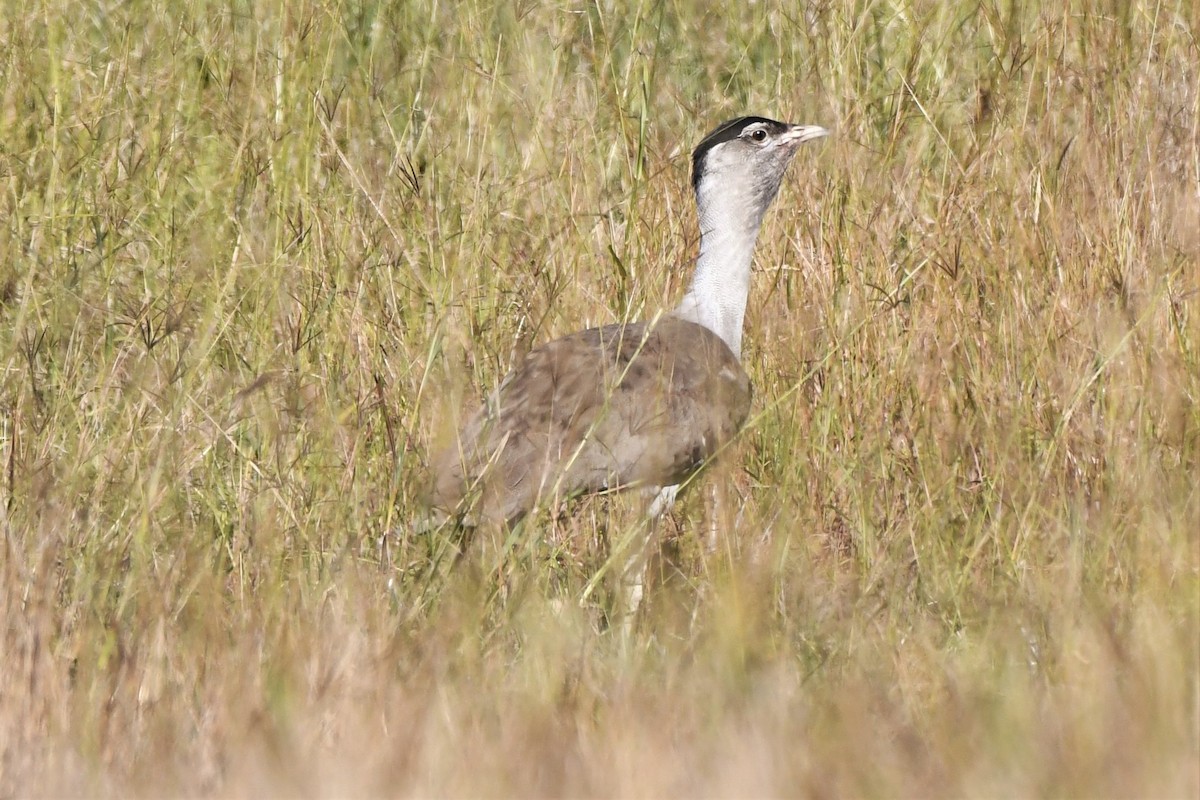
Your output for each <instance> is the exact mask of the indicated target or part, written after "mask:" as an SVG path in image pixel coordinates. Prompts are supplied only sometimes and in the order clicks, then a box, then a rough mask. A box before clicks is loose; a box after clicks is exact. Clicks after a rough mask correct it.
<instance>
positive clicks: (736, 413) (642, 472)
mask: <svg viewBox="0 0 1200 800" xmlns="http://www.w3.org/2000/svg"><path fill="white" fill-rule="evenodd" d="M749 408H750V381H749V378H748V377H747V376H746V373H745V371H744V370H743V369H742V367H741V365H740V364H739V363H738V360H737V358H736V357H735V356H734V355H733V353H732V351H730V349H729V347H728V346H727V345H726V344H725V342H723V341H722V340H721V339H720V338H719V337H718V336H716V334H714V333H712V332H711V331H710V330H708V329H707V328H705V327H703V326H700V325H696V324H695V323H691V322H687V321H684V320H680V319H676V318H674V317H664V318H662V319H660V320H658V321H657V322H655V323H631V324H624V325H608V326H605V327H603V328H591V329H588V330H585V331H580V332H579V333H576V334H572V335H570V336H566V337H563V338H561V339H556V340H554V341H552V342H549V343H547V344H544V345H542V346H540V347H538V348H536V349H535V350H532V351H531V352H530V353H529V354H528V355H527V356H526V357H525V359H524V360H523V361H522V363H521V364H520V366H518V367H517V368H516V369H515V370H513V371H512V372H511V373H510V374H509V375H508V376H507V377H506V378H505V379H504V381H503V382H502V383H501V384H500V387H499V388H498V389H497V390H496V391H495V392H494V393H493V394H492V395H491V397H489V398H488V402H487V403H485V405H484V406H483V408H481V409H480V410H479V411H478V412H476V414H475V415H473V416H472V417H471V418H470V420H468V422H467V424H466V425H465V426H464V427H463V429H462V432H461V433H460V435H459V439H458V441H457V442H456V443H455V444H454V445H452V446H451V447H450V448H447V450H445V451H444V452H443V453H442V454H441V455H440V456H439V457H438V458H437V459H435V462H434V484H433V489H432V492H431V497H430V504H431V505H432V506H433V507H434V508H439V509H442V510H444V511H446V512H448V513H454V514H458V515H462V514H463V513H466V514H468V515H469V516H472V517H475V518H480V517H481V518H484V519H488V520H492V521H510V522H511V521H514V520H516V519H519V518H520V517H521V516H522V515H524V514H525V513H526V512H528V511H529V510H530V509H531V508H532V507H533V506H534V505H535V504H536V503H537V502H538V499H539V498H540V497H549V496H554V495H560V496H569V495H574V494H579V493H586V492H595V491H600V490H604V489H617V488H625V487H628V486H634V485H651V486H666V485H672V484H676V483H679V482H680V481H682V480H683V479H684V478H686V477H687V476H688V475H689V474H691V472H693V471H695V470H696V469H697V468H699V466H700V465H701V464H702V463H703V462H704V461H705V460H706V459H707V458H709V457H710V456H711V455H713V454H714V453H715V452H716V450H717V449H718V448H719V447H720V445H721V444H722V443H723V442H725V441H726V440H728V439H729V438H730V437H732V436H733V435H734V434H735V433H736V432H737V431H738V429H739V428H741V426H742V424H743V422H744V421H745V419H746V415H747V413H748V412H749Z"/></svg>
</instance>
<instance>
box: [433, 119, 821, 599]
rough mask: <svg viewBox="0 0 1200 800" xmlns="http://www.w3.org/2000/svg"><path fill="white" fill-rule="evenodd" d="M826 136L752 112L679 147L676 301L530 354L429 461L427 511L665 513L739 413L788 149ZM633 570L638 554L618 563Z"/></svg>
mask: <svg viewBox="0 0 1200 800" xmlns="http://www.w3.org/2000/svg"><path fill="white" fill-rule="evenodd" d="M829 133H830V131H828V130H827V129H825V128H822V127H820V126H817V125H794V124H789V123H784V122H778V121H776V120H772V119H767V118H765V117H759V116H743V117H738V118H736V119H731V120H728V121H726V122H723V123H722V124H720V125H718V126H717V127H716V128H714V129H713V130H712V131H710V132H709V133H708V135H707V136H705V137H704V138H703V139H702V140H701V141H700V143H699V144H698V145H697V146H696V148H695V149H694V151H693V152H692V164H691V166H692V170H691V183H692V190H693V193H694V195H695V200H696V206H697V211H698V219H699V224H700V253H699V257H698V258H697V261H696V266H695V271H694V274H693V276H692V280H691V284H690V286H689V288H688V290H687V292H686V294H685V295H684V297H683V299H682V301H681V302H680V303H679V305H678V306H677V307H675V308H674V309H671V310H669V311H667V312H665V313H660V314H658V315H656V316H654V317H653V318H651V319H646V320H641V321H632V322H621V323H615V324H610V325H604V326H602V327H594V328H588V329H586V330H582V331H579V332H577V333H572V334H569V335H567V336H563V337H561V338H558V339H554V340H552V341H549V342H547V343H545V344H542V345H540V346H537V347H535V348H533V349H532V350H530V351H529V352H528V353H527V354H526V355H525V356H524V358H523V359H522V360H521V361H520V363H519V364H517V365H516V366H515V368H514V369H513V370H512V371H511V372H509V373H508V375H507V376H505V377H504V378H503V380H502V381H501V382H500V384H499V386H498V387H497V388H496V389H495V390H494V391H493V392H492V393H491V394H490V395H488V396H487V397H486V399H485V401H484V402H483V403H482V405H481V406H480V408H479V409H478V410H477V411H476V412H475V413H474V414H473V415H471V416H470V417H469V418H468V419H467V420H466V421H465V423H464V424H463V425H462V427H461V429H460V430H459V432H458V435H457V437H455V439H454V441H452V442H451V443H450V444H449V445H447V446H446V447H445V448H444V449H442V450H441V452H440V453H437V454H436V455H435V456H434V457H433V458H432V459H431V462H430V465H431V472H432V476H431V481H430V485H429V487H428V489H427V492H426V496H425V498H424V504H425V506H426V509H427V511H428V512H429V513H430V514H431V515H432V518H433V519H436V520H438V521H440V522H445V521H452V522H454V523H455V524H457V525H459V526H464V527H473V526H477V525H484V524H498V525H503V526H508V527H509V528H512V527H513V526H515V525H517V524H518V523H520V522H521V521H522V519H523V518H525V517H526V515H528V514H529V513H530V512H531V511H533V510H534V509H535V508H538V507H540V506H542V505H543V504H547V503H550V502H557V501H558V500H560V499H569V498H572V497H576V496H579V495H586V494H594V493H601V492H604V493H607V492H614V491H635V492H638V493H640V494H641V495H642V496H643V497H644V498H646V500H647V501H648V505H647V508H646V515H645V516H646V518H647V519H650V520H654V519H657V518H658V517H659V516H661V515H662V514H663V513H664V512H665V511H667V510H668V509H669V508H670V507H671V505H672V504H673V503H674V500H675V497H676V494H677V492H678V491H679V487H680V485H681V484H683V483H684V482H685V481H687V480H688V478H689V477H691V476H692V475H693V474H694V473H695V472H697V471H698V470H699V469H701V468H702V467H703V466H704V465H705V464H706V463H707V462H708V461H709V460H711V459H712V458H713V457H714V456H715V455H716V454H717V453H718V452H719V451H720V450H721V448H722V447H723V445H725V444H726V443H727V442H729V441H730V440H731V439H732V438H733V437H734V436H735V435H736V434H737V433H738V431H739V430H740V429H741V427H742V426H743V425H744V424H745V421H746V419H747V417H748V415H749V412H750V406H751V396H752V390H751V385H750V378H749V376H748V375H747V373H746V370H745V369H744V368H743V366H742V363H741V351H742V329H743V318H744V316H745V311H746V303H747V299H748V295H749V291H750V275H751V261H752V258H753V254H754V248H755V243H756V242H757V240H758V234H759V230H760V228H761V226H762V221H763V218H764V215H765V214H766V212H767V209H768V208H769V207H770V205H771V203H772V201H773V200H774V199H775V196H776V194H777V193H778V191H779V188H780V185H781V183H782V181H783V177H784V174H785V172H786V170H787V167H788V164H789V163H790V162H791V161H792V158H793V156H794V155H795V154H796V152H797V150H798V149H799V146H800V145H801V144H803V143H805V142H809V141H812V140H815V139H819V138H821V137H824V136H828V135H829ZM644 550H645V548H644V547H643V548H642V551H643V553H644ZM639 559H640V564H639V563H637V562H638V561H639ZM644 569H645V558H644V557H640V556H639V557H634V558H632V559H631V562H630V564H629V565H627V569H626V571H627V572H632V573H639V572H644ZM640 581H641V575H640V574H635V575H634V577H633V579H632V583H633V584H636V589H635V590H632V591H631V594H632V595H634V597H632V599H631V601H630V602H631V605H633V606H634V608H635V609H636V606H637V603H638V601H640V596H641V588H640V586H641V583H640Z"/></svg>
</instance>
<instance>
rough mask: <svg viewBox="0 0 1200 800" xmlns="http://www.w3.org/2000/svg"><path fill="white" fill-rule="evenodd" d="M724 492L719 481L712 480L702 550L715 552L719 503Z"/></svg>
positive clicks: (719, 524) (719, 519)
mask: <svg viewBox="0 0 1200 800" xmlns="http://www.w3.org/2000/svg"><path fill="white" fill-rule="evenodd" d="M724 494H725V492H724V491H723V490H722V487H721V483H720V482H719V481H713V482H712V493H711V494H710V495H709V500H710V502H709V509H708V512H709V513H708V536H706V537H705V541H704V551H705V552H706V553H715V552H717V538H718V536H719V533H720V529H721V505H722V502H721V501H722V500H723V499H724Z"/></svg>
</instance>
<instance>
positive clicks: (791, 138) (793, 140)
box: [779, 125, 832, 145]
mask: <svg viewBox="0 0 1200 800" xmlns="http://www.w3.org/2000/svg"><path fill="white" fill-rule="evenodd" d="M831 134H832V131H830V130H828V129H826V128H822V127H821V126H820V125H792V126H791V127H789V128H788V129H787V130H786V131H785V132H784V134H783V135H782V136H780V137H779V142H780V144H792V145H798V144H804V143H805V142H811V141H812V140H813V139H820V138H821V137H823V136H829V135H831Z"/></svg>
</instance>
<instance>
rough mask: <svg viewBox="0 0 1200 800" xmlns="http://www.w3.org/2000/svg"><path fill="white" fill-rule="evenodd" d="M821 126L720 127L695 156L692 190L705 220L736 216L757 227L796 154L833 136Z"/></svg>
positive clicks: (754, 122) (751, 120)
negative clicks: (801, 147)
mask: <svg viewBox="0 0 1200 800" xmlns="http://www.w3.org/2000/svg"><path fill="white" fill-rule="evenodd" d="M828 135H829V131H828V130H826V129H825V128H822V127H819V126H817V125H790V124H788V123H786V122H776V121H775V120H772V119H766V118H764V117H739V118H737V119H733V120H730V121H728V122H725V123H722V124H721V125H719V126H717V128H716V129H715V130H713V131H712V132H711V133H709V134H708V136H705V137H704V140H703V141H701V142H700V144H699V145H697V146H696V149H695V150H694V151H693V152H692V188H693V189H694V190H695V192H696V202H697V204H698V205H699V207H700V216H701V219H704V218H705V217H709V216H712V215H713V214H717V215H720V216H721V217H728V216H729V215H730V214H733V215H735V216H737V217H741V218H742V219H743V220H744V222H745V223H748V224H751V225H752V226H753V227H754V228H755V229H757V226H758V224H759V223H760V222H761V221H762V216H763V214H764V213H766V210H767V207H768V206H770V205H771V201H772V200H774V199H775V193H776V192H778V191H779V184H780V182H781V181H782V180H783V174H784V172H785V171H786V170H787V166H788V164H789V163H790V162H791V160H792V156H794V155H795V154H796V150H797V149H798V148H799V146H800V145H801V144H803V143H804V142H808V141H812V140H813V139H819V138H821V137H822V136H828Z"/></svg>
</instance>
